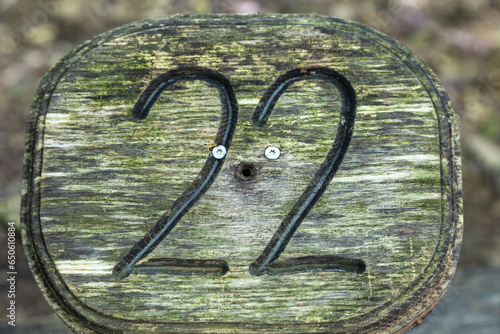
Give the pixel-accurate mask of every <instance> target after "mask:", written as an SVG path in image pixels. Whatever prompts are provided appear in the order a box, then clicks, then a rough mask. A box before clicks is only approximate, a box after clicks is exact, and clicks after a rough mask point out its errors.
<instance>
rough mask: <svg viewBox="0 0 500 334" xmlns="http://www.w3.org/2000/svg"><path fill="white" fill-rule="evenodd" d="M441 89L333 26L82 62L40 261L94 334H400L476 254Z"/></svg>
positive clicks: (36, 250)
mask: <svg viewBox="0 0 500 334" xmlns="http://www.w3.org/2000/svg"><path fill="white" fill-rule="evenodd" d="M459 147H460V145H459V135H458V127H457V119H456V116H455V114H454V113H453V110H452V107H451V104H450V101H449V99H448V97H447V95H446V93H445V92H444V91H443V89H442V88H441V86H440V84H439V83H438V82H437V79H436V78H435V76H434V74H433V73H432V72H431V70H430V69H429V68H428V67H427V66H426V65H425V64H424V63H423V62H422V61H421V60H420V59H419V58H418V57H416V56H415V55H414V54H413V53H412V52H411V51H410V50H408V49H407V48H406V47H404V46H402V45H401V44H399V43H398V42H396V41H395V40H393V39H391V38H390V37H388V36H386V35H384V34H382V33H380V32H378V31H375V30H373V29H371V28H369V27H366V26H364V25H361V24H358V23H354V22H349V21H344V20H340V19H333V18H328V17H323V16H317V15H250V16H238V15H209V16H182V15H179V16H172V17H166V18H159V19H154V20H146V21H141V22H137V23H133V24H129V25H126V26H124V27H121V28H118V29H115V30H113V31H111V32H109V33H105V34H102V35H100V36H98V37H96V38H95V39H93V40H91V41H89V42H86V43H84V44H83V45H81V46H79V47H77V48H76V49H75V50H74V51H72V52H71V53H70V54H68V55H67V56H66V57H65V58H63V59H62V60H61V61H60V62H59V63H58V64H57V65H56V66H55V67H54V68H53V69H52V70H51V71H50V72H49V74H47V76H46V77H45V78H44V79H43V81H42V83H41V84H40V88H39V90H38V92H37V95H36V98H35V101H34V103H33V106H32V109H31V112H30V116H29V126H28V132H27V146H26V159H25V170H24V193H23V205H22V208H23V210H22V225H23V240H24V243H25V247H26V252H27V254H28V257H29V261H30V264H31V268H32V270H33V273H34V276H35V278H36V280H37V281H38V284H39V285H40V287H41V289H42V290H43V293H44V295H45V296H46V298H47V299H48V301H49V303H50V304H51V305H52V306H53V307H54V309H55V310H56V312H57V314H58V315H59V316H60V317H61V318H62V319H63V320H64V321H65V322H66V324H67V325H68V326H69V327H70V328H71V329H72V330H74V331H75V332H78V333H396V332H402V331H404V330H405V329H407V328H409V327H410V326H411V325H412V324H414V323H418V322H419V321H420V319H421V318H422V317H424V316H425V315H426V314H427V313H428V312H430V310H431V309H432V307H433V306H434V305H435V304H436V303H437V302H438V300H439V299H440V297H441V296H442V294H443V293H444V291H445V290H446V288H447V287H448V285H449V283H450V281H451V279H452V277H453V275H454V272H455V268H456V262H457V259H458V254H459V249H460V244H461V238H462V225H463V219H462V190H461V189H462V188H461V179H460V177H461V163H460V148H459Z"/></svg>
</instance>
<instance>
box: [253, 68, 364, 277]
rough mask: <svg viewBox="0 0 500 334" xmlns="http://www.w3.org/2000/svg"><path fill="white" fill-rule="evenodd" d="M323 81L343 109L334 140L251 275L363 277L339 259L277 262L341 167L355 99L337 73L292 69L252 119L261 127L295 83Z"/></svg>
mask: <svg viewBox="0 0 500 334" xmlns="http://www.w3.org/2000/svg"><path fill="white" fill-rule="evenodd" d="M311 79H322V80H325V81H327V82H330V83H332V84H333V85H334V86H335V87H336V88H337V89H338V91H339V92H340V96H341V98H342V109H341V111H340V121H339V124H338V127H337V136H336V138H335V141H334V143H333V146H332V148H331V149H330V151H329V152H328V154H327V156H326V159H325V161H324V162H323V163H322V164H321V166H320V168H319V170H318V171H317V172H316V174H315V175H314V177H313V179H312V181H311V182H310V183H309V185H308V186H307V187H306V189H305V190H304V192H303V193H302V195H301V196H300V198H299V200H298V201H297V202H296V203H295V205H294V206H293V208H292V209H291V210H290V212H289V213H288V214H287V215H286V217H285V219H283V221H282V222H281V225H280V226H279V227H278V229H277V230H276V232H275V233H274V235H273V237H272V238H271V240H270V241H269V243H268V244H267V246H266V247H265V249H264V251H263V252H262V254H261V255H260V256H259V257H258V258H257V259H256V260H255V261H254V262H253V263H252V264H251V265H250V268H249V271H250V273H251V274H252V275H262V274H265V273H266V274H281V273H285V272H300V271H345V272H352V273H362V272H363V271H364V270H365V264H364V262H363V261H361V260H359V259H350V258H346V257H342V256H338V255H326V256H306V257H301V258H294V259H289V260H285V261H281V262H274V261H276V260H277V259H278V258H279V256H280V255H281V253H283V251H284V250H285V248H286V246H287V245H288V243H289V242H290V239H291V238H292V236H293V235H294V233H295V231H297V229H298V227H299V226H300V224H301V223H302V221H303V220H304V219H305V218H306V216H307V214H308V213H309V211H310V210H311V209H312V208H313V207H314V205H315V204H316V202H317V201H318V199H319V198H320V197H321V196H322V195H323V193H324V192H325V189H326V187H327V186H328V184H329V183H330V181H331V180H332V178H333V176H334V175H335V173H336V172H337V170H338V169H339V167H340V164H341V163H342V159H343V158H344V156H345V154H346V152H347V148H348V147H349V143H350V142H351V138H352V133H353V129H354V119H355V118H356V95H355V92H354V89H353V88H352V86H351V84H350V83H349V81H348V80H347V79H346V78H345V77H344V76H342V75H340V74H339V73H338V72H336V71H334V70H333V69H330V68H326V67H310V68H302V69H294V70H291V71H289V72H287V73H286V74H284V75H282V76H280V77H279V78H278V79H277V80H276V81H275V82H274V84H273V85H271V87H269V89H268V90H267V91H266V92H265V94H264V96H263V97H262V99H261V100H260V101H259V104H258V105H257V108H256V109H255V112H254V114H253V116H252V123H253V124H254V126H257V127H261V126H264V125H265V124H266V122H267V120H268V119H269V116H270V115H271V112H272V110H273V108H274V106H275V105H276V103H277V102H278V99H279V98H280V96H281V95H283V93H284V92H285V91H286V90H287V89H288V88H289V87H290V86H291V85H292V84H293V83H294V82H297V81H302V80H311Z"/></svg>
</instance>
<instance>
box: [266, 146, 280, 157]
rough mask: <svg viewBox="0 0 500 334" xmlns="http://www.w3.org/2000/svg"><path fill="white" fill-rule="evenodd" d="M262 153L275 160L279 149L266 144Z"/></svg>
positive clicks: (278, 154)
mask: <svg viewBox="0 0 500 334" xmlns="http://www.w3.org/2000/svg"><path fill="white" fill-rule="evenodd" d="M264 154H265V155H266V158H268V159H269V160H276V159H278V158H279V157H280V155H281V151H280V149H279V148H277V147H275V146H268V147H266V151H265V152H264Z"/></svg>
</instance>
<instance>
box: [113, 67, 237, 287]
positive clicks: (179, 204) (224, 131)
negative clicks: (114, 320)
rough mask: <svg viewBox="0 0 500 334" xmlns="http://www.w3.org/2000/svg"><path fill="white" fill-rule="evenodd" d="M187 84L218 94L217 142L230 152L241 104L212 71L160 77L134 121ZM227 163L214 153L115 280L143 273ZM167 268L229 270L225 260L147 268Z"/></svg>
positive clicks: (187, 71) (177, 262)
mask: <svg viewBox="0 0 500 334" xmlns="http://www.w3.org/2000/svg"><path fill="white" fill-rule="evenodd" d="M186 80H187V81H194V80H202V81H205V82H207V83H209V84H211V85H213V86H215V87H216V88H217V89H218V90H219V97H220V101H221V105H222V119H221V122H220V124H219V129H218V131H217V135H216V137H215V141H214V142H215V143H216V144H217V145H219V146H224V147H225V148H226V150H227V149H229V146H230V145H231V140H232V138H233V134H234V130H235V128H236V123H237V121H238V102H237V101H236V96H235V94H234V90H233V87H232V85H231V83H230V82H229V80H228V79H227V78H226V77H224V76H223V75H221V74H219V73H217V72H215V71H212V70H210V69H206V68H199V67H189V68H179V69H175V70H171V71H169V72H167V73H165V74H162V75H160V76H159V77H157V78H156V79H154V80H153V81H152V82H151V83H150V84H149V86H148V87H147V88H146V89H145V90H144V92H143V93H142V94H141V96H140V97H139V99H138V100H137V102H136V104H135V106H134V108H133V109H132V115H133V117H134V118H136V119H145V118H146V117H147V116H148V113H149V110H150V109H151V107H152V106H153V104H154V103H155V101H156V100H157V99H158V97H159V96H160V94H161V93H162V92H163V91H164V90H165V89H167V88H168V87H170V86H172V85H173V84H174V83H176V82H179V81H186ZM224 160H225V157H222V158H220V159H216V158H215V157H214V155H213V154H212V153H210V154H209V156H208V158H207V160H206V162H205V165H204V166H203V168H202V169H201V172H200V173H199V175H198V177H197V178H196V179H195V180H194V181H193V183H191V184H190V185H189V187H188V188H187V189H186V190H185V191H184V192H183V193H182V194H181V195H180V197H179V198H178V199H177V200H176V201H175V202H174V203H173V204H172V206H171V207H170V208H169V209H168V210H167V212H166V213H165V214H164V215H163V216H162V217H161V218H160V219H159V220H158V222H157V223H156V224H155V225H154V226H153V228H152V229H151V230H150V231H149V232H148V233H147V234H146V235H145V236H144V237H143V238H142V239H141V240H140V241H139V242H137V243H136V244H135V245H134V247H132V249H131V250H130V251H129V252H128V253H127V255H125V256H124V257H123V259H122V260H121V261H120V262H119V263H118V264H117V265H116V266H115V267H114V268H113V275H114V276H115V277H116V278H118V279H122V278H124V277H126V276H128V275H130V274H131V273H132V271H133V269H136V270H138V271H139V272H140V269H141V267H140V266H136V267H137V268H134V266H135V264H136V263H137V262H138V261H140V260H141V259H143V258H145V257H146V256H147V255H148V254H149V253H151V252H152V251H153V250H154V248H155V247H156V246H157V245H158V244H159V243H160V242H161V241H162V240H163V239H164V238H165V237H166V236H167V234H168V233H169V232H170V231H171V230H172V229H173V228H174V227H175V225H177V223H178V222H179V221H180V220H181V218H182V217H183V216H184V215H185V214H186V213H187V212H188V210H189V209H190V208H191V207H192V206H193V205H194V204H195V203H196V202H197V201H198V200H199V199H200V198H201V196H203V194H205V192H206V191H207V190H208V188H209V187H210V186H211V185H212V183H213V182H214V180H215V178H216V177H217V175H218V174H219V172H220V170H221V168H222V165H223V163H224ZM166 266H171V267H175V268H179V267H181V268H182V267H184V268H186V269H187V271H188V272H189V269H190V268H193V267H198V268H199V270H200V272H203V270H204V269H206V268H210V267H216V268H219V272H220V274H221V275H223V274H225V272H227V270H229V266H228V264H227V262H226V261H222V260H183V259H160V260H156V261H155V260H152V261H151V262H150V263H148V264H147V265H146V267H148V268H147V269H148V270H149V271H151V270H152V269H153V270H154V269H155V268H156V267H157V268H162V267H166Z"/></svg>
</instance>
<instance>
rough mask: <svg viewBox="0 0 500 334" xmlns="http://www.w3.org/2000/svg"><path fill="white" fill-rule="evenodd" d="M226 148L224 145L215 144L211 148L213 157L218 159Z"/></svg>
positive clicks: (222, 155) (224, 153) (223, 154)
mask: <svg viewBox="0 0 500 334" xmlns="http://www.w3.org/2000/svg"><path fill="white" fill-rule="evenodd" d="M226 153H227V150H226V148H225V147H224V145H219V146H215V147H214V148H213V149H212V155H213V156H214V158H215V159H217V160H220V159H222V158H224V157H225V156H226Z"/></svg>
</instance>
